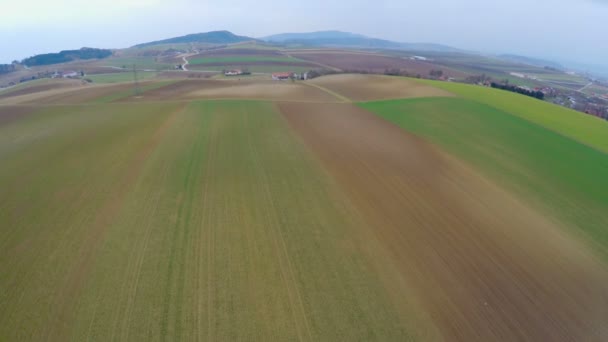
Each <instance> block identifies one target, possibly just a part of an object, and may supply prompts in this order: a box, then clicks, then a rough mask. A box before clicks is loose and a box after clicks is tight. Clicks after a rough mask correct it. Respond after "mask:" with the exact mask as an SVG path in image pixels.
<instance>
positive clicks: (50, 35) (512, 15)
mask: <svg viewBox="0 0 608 342" xmlns="http://www.w3.org/2000/svg"><path fill="white" fill-rule="evenodd" d="M0 9H2V11H1V12H0V13H1V14H0V63H8V62H10V61H12V60H15V59H17V60H21V59H23V58H25V57H29V56H32V55H34V54H39V53H47V52H57V51H59V50H64V49H77V48H80V47H83V46H87V47H99V48H124V47H128V46H132V45H135V44H138V43H143V42H147V41H153V40H159V39H164V38H170V37H174V36H179V35H184V34H189V33H198V32H207V31H212V30H229V31H232V32H234V33H236V34H239V35H246V36H252V37H263V36H266V35H270V34H276V33H284V32H308V31H320V30H342V31H348V32H354V33H360V34H364V35H368V36H372V37H375V38H383V39H389V40H395V41H400V42H430V43H441V44H446V45H450V46H453V47H457V48H461V49H467V50H472V51H479V52H484V53H496V54H498V53H512V54H521V55H526V56H531V57H540V58H547V59H552V60H556V61H559V62H562V63H564V62H571V63H573V64H574V63H578V64H587V65H597V66H603V67H604V68H606V69H607V70H608V27H607V26H606V20H607V19H608V0H533V1H530V0H508V1H504V0H492V1H488V0H425V1H419V0H376V1H369V0H333V1H327V0H305V1H295V0H282V1H277V0H256V1H245V0H172V1H165V0H119V1H108V0H87V1H82V0H26V1H15V0H0Z"/></svg>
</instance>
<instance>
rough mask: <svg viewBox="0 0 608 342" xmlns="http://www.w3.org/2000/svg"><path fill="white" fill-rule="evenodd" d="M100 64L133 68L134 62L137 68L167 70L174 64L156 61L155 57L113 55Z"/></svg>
mask: <svg viewBox="0 0 608 342" xmlns="http://www.w3.org/2000/svg"><path fill="white" fill-rule="evenodd" d="M99 63H100V65H108V66H114V67H119V68H122V67H126V69H128V70H131V69H132V68H133V64H135V65H136V66H137V69H152V70H157V71H160V70H167V69H173V65H171V64H168V63H161V62H156V59H155V57H112V58H109V59H104V60H102V61H100V62H99Z"/></svg>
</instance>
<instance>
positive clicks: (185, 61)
mask: <svg viewBox="0 0 608 342" xmlns="http://www.w3.org/2000/svg"><path fill="white" fill-rule="evenodd" d="M186 57H189V56H188V55H184V56H182V59H183V60H184V64H183V65H182V70H184V71H188V68H187V67H186V66H187V65H188V64H189V62H188V59H187V58H186Z"/></svg>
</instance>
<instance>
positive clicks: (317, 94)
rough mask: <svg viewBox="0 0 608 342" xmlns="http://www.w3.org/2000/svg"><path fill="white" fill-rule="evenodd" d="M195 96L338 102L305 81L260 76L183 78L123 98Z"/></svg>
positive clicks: (185, 98) (160, 98)
mask: <svg viewBox="0 0 608 342" xmlns="http://www.w3.org/2000/svg"><path fill="white" fill-rule="evenodd" d="M194 99H259V100H273V101H304V102H339V101H340V100H339V99H337V98H336V97H334V96H333V95H331V94H330V93H327V92H325V91H322V90H320V89H316V88H314V87H310V86H306V85H304V84H302V83H291V82H273V81H259V80H252V81H250V80H240V81H239V80H184V81H179V82H176V83H173V84H170V85H168V86H165V87H161V88H158V89H155V90H151V91H147V92H145V93H144V94H143V95H142V96H140V97H137V98H135V97H129V98H125V99H123V100H122V101H126V102H130V101H150V100H153V101H158V100H194Z"/></svg>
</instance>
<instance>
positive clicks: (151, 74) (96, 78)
mask: <svg viewBox="0 0 608 342" xmlns="http://www.w3.org/2000/svg"><path fill="white" fill-rule="evenodd" d="M156 76H158V73H157V72H155V71H138V72H137V79H138V80H140V81H141V80H145V79H150V78H155V77H156ZM86 78H88V79H90V80H92V81H93V82H94V83H121V82H133V79H134V75H133V73H132V72H119V73H118V72H117V73H111V74H95V75H87V76H86Z"/></svg>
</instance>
